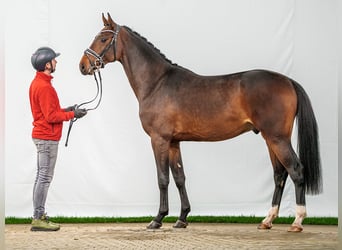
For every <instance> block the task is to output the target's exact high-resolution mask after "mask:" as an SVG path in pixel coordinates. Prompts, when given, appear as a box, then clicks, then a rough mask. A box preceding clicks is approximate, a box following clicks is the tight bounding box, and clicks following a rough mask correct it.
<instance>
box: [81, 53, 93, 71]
mask: <svg viewBox="0 0 342 250" xmlns="http://www.w3.org/2000/svg"><path fill="white" fill-rule="evenodd" d="M79 68H80V71H81V73H82V74H83V75H92V74H93V72H94V70H93V69H92V67H91V65H90V63H89V61H88V58H87V57H85V56H84V57H82V59H81V61H80V64H79Z"/></svg>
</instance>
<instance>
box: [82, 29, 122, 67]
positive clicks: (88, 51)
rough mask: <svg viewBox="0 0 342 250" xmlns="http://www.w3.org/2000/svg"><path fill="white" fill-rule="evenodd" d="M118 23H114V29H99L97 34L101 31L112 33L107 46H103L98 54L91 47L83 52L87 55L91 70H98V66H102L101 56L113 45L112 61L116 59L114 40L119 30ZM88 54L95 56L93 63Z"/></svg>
mask: <svg viewBox="0 0 342 250" xmlns="http://www.w3.org/2000/svg"><path fill="white" fill-rule="evenodd" d="M120 28H121V26H120V25H116V29H115V30H110V29H106V30H101V32H100V33H99V34H98V36H99V35H100V34H102V33H106V32H110V33H112V34H113V37H112V40H111V41H110V43H109V44H107V46H106V47H105V48H104V50H103V51H102V52H101V53H100V54H98V53H97V52H95V51H94V50H92V49H91V48H88V49H86V50H85V51H84V54H85V55H86V56H87V58H88V60H89V62H90V65H91V66H92V68H91V69H92V70H99V69H100V68H103V67H104V65H105V63H104V61H103V57H104V55H105V54H106V53H107V51H108V50H109V49H110V47H113V54H114V61H116V41H117V38H118V35H119V32H120ZM89 56H93V57H95V59H96V60H95V61H94V63H93V62H92V61H91V60H90V58H89Z"/></svg>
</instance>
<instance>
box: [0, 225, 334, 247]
mask: <svg viewBox="0 0 342 250" xmlns="http://www.w3.org/2000/svg"><path fill="white" fill-rule="evenodd" d="M288 226H289V225H274V226H273V228H272V229H271V230H267V231H263V230H258V229H257V225H254V224H211V223H210V224H206V223H191V224H189V226H188V228H186V229H173V228H172V224H169V223H165V224H164V225H163V227H162V228H161V229H159V230H147V229H146V224H141V223H130V224H121V223H115V224H112V223H108V224H62V225H61V230H60V231H57V232H31V231H30V225H6V226H5V245H6V250H11V249H20V250H24V249H29V250H34V249H72V250H76V249H80V250H81V249H82V250H85V249H215V250H216V249H291V250H292V249H319V250H323V249H337V243H338V233H337V231H338V228H337V226H311V225H305V227H304V231H303V232H301V233H288V232H287V231H286V230H287V228H288Z"/></svg>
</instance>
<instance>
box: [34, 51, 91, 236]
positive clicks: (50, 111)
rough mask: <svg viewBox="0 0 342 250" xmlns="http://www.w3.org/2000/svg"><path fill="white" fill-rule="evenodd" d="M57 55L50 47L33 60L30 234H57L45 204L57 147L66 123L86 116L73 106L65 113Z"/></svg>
mask: <svg viewBox="0 0 342 250" xmlns="http://www.w3.org/2000/svg"><path fill="white" fill-rule="evenodd" d="M59 55H60V53H56V52H55V51H53V50H52V49H51V48H49V47H41V48H39V49H37V51H36V52H35V53H34V54H33V55H32V57H31V63H32V66H33V68H34V69H35V70H36V71H37V72H36V76H35V78H34V79H33V81H32V83H31V86H30V91H29V96H30V104H31V111H32V116H33V129H32V139H33V142H34V144H35V145H36V148H37V175H36V180H35V183H34V188H33V209H34V212H33V219H32V224H31V231H57V230H59V229H60V225H58V224H56V223H53V222H51V221H49V220H48V217H47V216H46V213H45V202H46V197H47V193H48V189H49V186H50V183H51V181H52V178H53V174H54V169H55V164H56V159H57V152H58V143H59V140H60V139H61V136H62V128H63V122H64V121H69V120H71V119H73V118H81V117H83V116H84V115H86V114H87V111H86V110H85V109H78V108H77V107H76V106H71V107H68V108H66V109H62V108H61V107H60V104H59V99H58V95H57V93H56V91H55V89H54V87H53V86H52V84H51V80H52V79H53V76H52V75H51V74H52V73H53V72H54V71H55V70H56V64H57V61H56V57H57V56H59Z"/></svg>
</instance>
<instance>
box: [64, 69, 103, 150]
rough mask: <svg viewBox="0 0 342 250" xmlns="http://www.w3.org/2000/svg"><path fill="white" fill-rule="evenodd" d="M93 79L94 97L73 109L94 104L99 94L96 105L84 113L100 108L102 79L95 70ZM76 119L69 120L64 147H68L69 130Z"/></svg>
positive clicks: (98, 71)
mask: <svg viewBox="0 0 342 250" xmlns="http://www.w3.org/2000/svg"><path fill="white" fill-rule="evenodd" d="M96 72H97V74H98V77H99V80H100V83H99V81H98V80H97V77H96ZM94 78H95V82H96V95H95V97H94V98H93V99H91V100H90V101H86V102H83V103H81V104H79V105H76V106H75V108H80V107H82V106H84V105H87V104H90V103H92V102H95V101H96V99H97V97H98V96H99V94H100V97H99V98H98V101H97V104H96V105H95V106H94V107H92V108H86V111H92V110H95V109H97V108H98V107H99V106H100V103H101V100H102V77H101V72H100V70H96V71H94ZM77 120H78V119H77V118H73V119H71V120H70V122H69V128H68V134H67V138H66V141H65V147H67V146H68V142H69V136H70V132H71V128H72V126H73V125H74V122H76V121H77Z"/></svg>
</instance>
